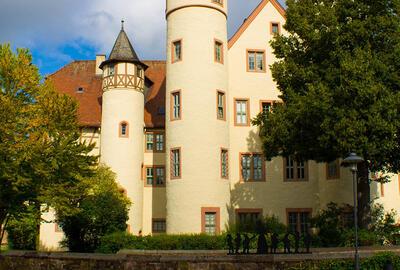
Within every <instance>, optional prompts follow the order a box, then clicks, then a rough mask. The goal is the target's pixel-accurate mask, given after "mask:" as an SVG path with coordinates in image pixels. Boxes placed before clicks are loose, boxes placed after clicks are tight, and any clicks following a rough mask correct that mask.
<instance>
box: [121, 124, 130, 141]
mask: <svg viewBox="0 0 400 270" xmlns="http://www.w3.org/2000/svg"><path fill="white" fill-rule="evenodd" d="M119 137H121V138H128V137H129V124H128V122H126V121H122V122H121V123H119Z"/></svg>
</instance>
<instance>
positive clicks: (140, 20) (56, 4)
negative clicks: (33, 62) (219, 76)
mask: <svg viewBox="0 0 400 270" xmlns="http://www.w3.org/2000/svg"><path fill="white" fill-rule="evenodd" d="M165 1H166V0H0V43H2V42H10V43H11V44H12V45H13V46H14V47H28V48H30V49H32V50H40V51H41V54H49V56H50V55H52V56H53V57H60V59H62V60H63V61H65V60H66V59H68V58H70V56H68V55H66V53H65V52H62V49H61V48H63V47H64V46H66V45H68V46H70V47H71V48H76V49H77V50H81V49H82V48H81V47H80V43H82V42H83V43H85V44H92V45H93V46H94V47H95V48H96V52H97V53H109V51H110V50H111V48H112V45H113V42H114V41H115V38H116V36H117V34H118V31H119V29H120V20H121V19H124V20H125V29H126V31H127V33H128V35H129V37H130V39H131V41H132V43H133V45H134V47H135V49H136V50H137V52H138V54H139V55H140V57H141V58H143V59H157V58H164V57H165V56H164V55H165V36H166V33H165V30H166V25H165V14H164V12H165ZM259 2H260V0H230V3H229V5H230V8H229V12H230V19H229V23H228V29H229V30H230V31H229V32H230V34H232V32H233V30H236V29H237V28H238V27H239V26H240V24H241V23H242V21H243V19H244V18H245V17H247V16H248V15H249V13H250V12H251V10H253V9H254V7H255V6H256V5H257V4H258V3H259Z"/></svg>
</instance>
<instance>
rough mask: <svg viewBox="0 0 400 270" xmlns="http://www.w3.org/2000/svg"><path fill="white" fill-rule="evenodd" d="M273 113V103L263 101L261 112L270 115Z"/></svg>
mask: <svg viewBox="0 0 400 270" xmlns="http://www.w3.org/2000/svg"><path fill="white" fill-rule="evenodd" d="M271 111H272V101H261V112H262V113H268V112H271Z"/></svg>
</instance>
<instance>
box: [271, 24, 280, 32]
mask: <svg viewBox="0 0 400 270" xmlns="http://www.w3.org/2000/svg"><path fill="white" fill-rule="evenodd" d="M279 33H280V23H278V22H271V34H272V35H275V34H279Z"/></svg>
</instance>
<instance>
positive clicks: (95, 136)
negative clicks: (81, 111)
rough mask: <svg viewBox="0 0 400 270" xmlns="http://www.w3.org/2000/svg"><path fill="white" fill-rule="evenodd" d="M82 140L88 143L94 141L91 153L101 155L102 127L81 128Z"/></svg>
mask: <svg viewBox="0 0 400 270" xmlns="http://www.w3.org/2000/svg"><path fill="white" fill-rule="evenodd" d="M81 142H85V143H87V144H92V143H94V148H93V150H92V151H91V152H90V153H89V154H90V155H93V156H99V155H100V128H97V127H82V128H81Z"/></svg>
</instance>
